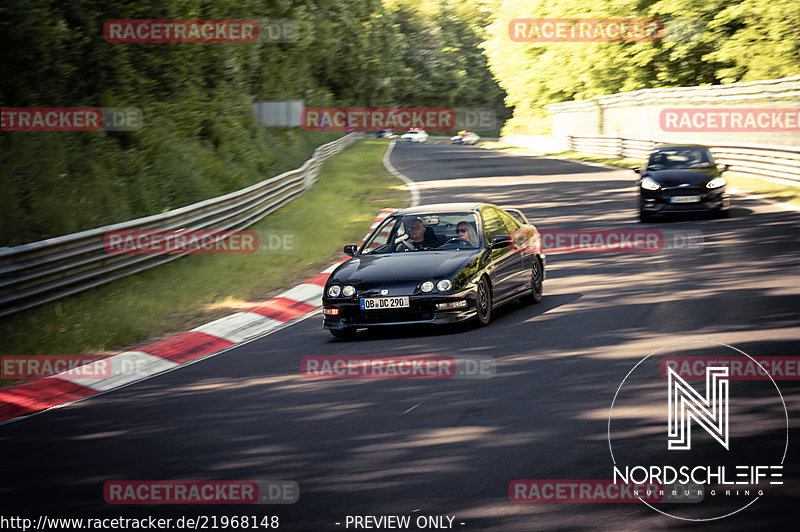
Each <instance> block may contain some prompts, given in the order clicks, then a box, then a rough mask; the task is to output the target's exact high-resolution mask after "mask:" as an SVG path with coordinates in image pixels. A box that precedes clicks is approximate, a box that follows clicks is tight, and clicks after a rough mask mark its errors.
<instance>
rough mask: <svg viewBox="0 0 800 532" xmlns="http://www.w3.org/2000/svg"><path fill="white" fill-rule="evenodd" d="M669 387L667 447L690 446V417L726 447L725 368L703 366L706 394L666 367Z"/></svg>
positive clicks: (726, 389) (684, 447) (687, 447)
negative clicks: (696, 389)
mask: <svg viewBox="0 0 800 532" xmlns="http://www.w3.org/2000/svg"><path fill="white" fill-rule="evenodd" d="M667 386H668V387H669V425H668V441H667V447H668V448H669V449H670V450H690V449H691V448H692V429H691V420H695V421H696V422H697V424H699V425H700V426H701V427H703V429H705V431H706V432H708V433H709V434H711V435H712V436H713V437H714V439H715V440H717V441H718V442H720V443H721V444H722V446H723V447H725V449H728V368H726V367H706V396H705V398H704V397H703V396H701V395H700V394H699V393H697V391H695V389H694V388H692V387H691V386H689V385H688V384H687V383H686V381H685V380H683V379H682V378H681V376H680V375H678V374H677V373H675V370H674V369H673V368H670V367H667Z"/></svg>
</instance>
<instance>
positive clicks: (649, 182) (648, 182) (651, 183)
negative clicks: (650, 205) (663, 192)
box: [642, 177, 661, 190]
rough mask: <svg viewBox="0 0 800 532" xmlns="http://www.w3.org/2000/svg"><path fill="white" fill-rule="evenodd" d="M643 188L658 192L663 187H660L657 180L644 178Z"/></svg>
mask: <svg viewBox="0 0 800 532" xmlns="http://www.w3.org/2000/svg"><path fill="white" fill-rule="evenodd" d="M642 188H644V189H647V190H658V189H659V188H661V185H659V184H658V183H656V181H655V180H653V179H650V178H649V177H643V178H642Z"/></svg>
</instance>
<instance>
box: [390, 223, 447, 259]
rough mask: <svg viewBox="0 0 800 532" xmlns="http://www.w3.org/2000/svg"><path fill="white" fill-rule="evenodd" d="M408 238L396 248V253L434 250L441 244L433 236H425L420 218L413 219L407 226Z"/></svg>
mask: <svg viewBox="0 0 800 532" xmlns="http://www.w3.org/2000/svg"><path fill="white" fill-rule="evenodd" d="M408 234H409V238H408V239H407V240H405V241H403V242H401V243H400V244H398V246H397V251H403V250H404V248H405V250H411V249H422V248H435V247H437V246H439V244H441V242H439V241H438V240H436V237H435V236H433V235H426V231H425V226H424V225H423V223H422V220H421V219H420V218H414V219H413V220H412V221H411V223H410V224H409V226H408Z"/></svg>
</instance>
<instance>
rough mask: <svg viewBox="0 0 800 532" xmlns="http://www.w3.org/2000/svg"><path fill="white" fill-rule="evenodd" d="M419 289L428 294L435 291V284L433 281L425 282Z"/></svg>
mask: <svg viewBox="0 0 800 532" xmlns="http://www.w3.org/2000/svg"><path fill="white" fill-rule="evenodd" d="M419 289H420V290H422V291H423V292H425V293H426V294H427V293H428V292H430V291H432V290H433V282H432V281H425V282H424V283H422V284H421V285H419Z"/></svg>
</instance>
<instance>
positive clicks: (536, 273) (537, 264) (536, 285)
mask: <svg viewBox="0 0 800 532" xmlns="http://www.w3.org/2000/svg"><path fill="white" fill-rule="evenodd" d="M543 283H544V268H542V262H541V261H540V260H539V259H538V258H536V257H534V259H533V266H531V293H530V294H529V295H528V298H527V299H528V301H529V302H531V303H534V304H535V303H540V302H541V301H542V290H543V286H542V285H543Z"/></svg>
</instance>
